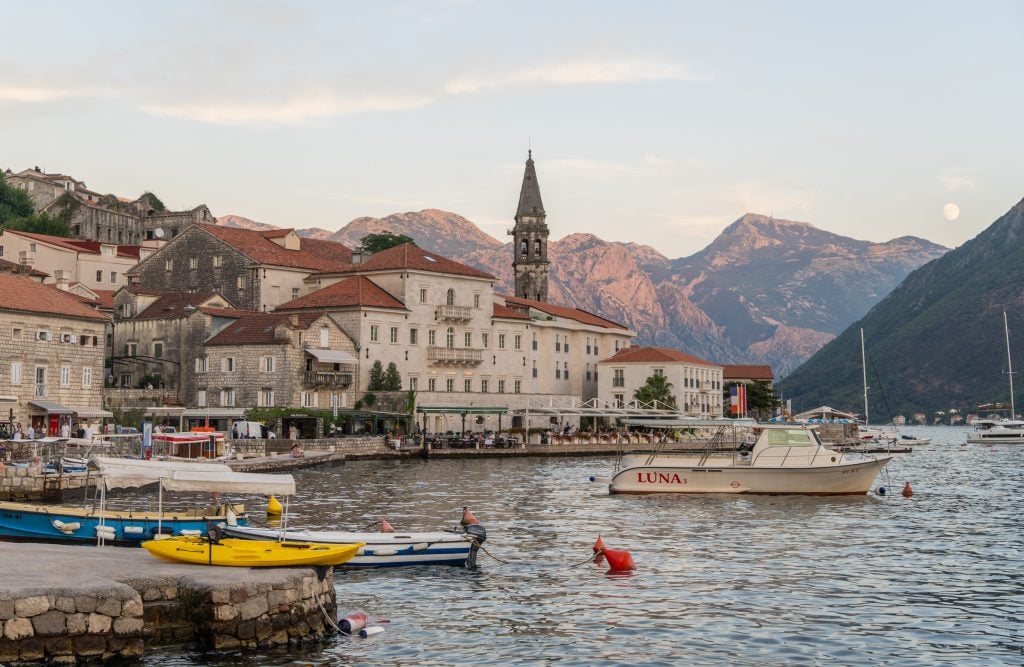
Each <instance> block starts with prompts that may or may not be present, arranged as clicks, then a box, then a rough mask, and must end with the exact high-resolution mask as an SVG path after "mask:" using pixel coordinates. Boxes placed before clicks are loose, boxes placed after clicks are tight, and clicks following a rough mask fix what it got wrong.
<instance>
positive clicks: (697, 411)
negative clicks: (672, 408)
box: [598, 347, 722, 419]
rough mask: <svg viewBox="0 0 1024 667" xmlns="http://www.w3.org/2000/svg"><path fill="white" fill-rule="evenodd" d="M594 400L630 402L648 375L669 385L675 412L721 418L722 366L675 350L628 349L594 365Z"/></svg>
mask: <svg viewBox="0 0 1024 667" xmlns="http://www.w3.org/2000/svg"><path fill="white" fill-rule="evenodd" d="M598 367H599V369H600V379H599V380H598V387H599V388H598V396H599V397H600V398H601V399H602V400H604V401H607V402H609V403H611V404H613V405H626V404H628V403H630V402H631V401H633V393H634V392H635V391H636V390H637V389H639V388H640V387H641V386H643V385H644V384H646V383H647V378H649V377H651V376H652V375H663V376H665V378H666V379H667V380H668V381H669V383H671V385H672V389H671V391H672V394H673V396H675V399H676V405H677V407H678V408H679V412H680V413H681V414H683V415H685V416H688V417H700V418H704V419H710V418H713V417H721V416H722V366H720V365H718V364H715V363H712V362H710V361H705V360H704V359H700V358H699V357H695V356H693V355H691V354H686V353H685V352H680V351H679V350H672V349H668V348H663V347H628V348H625V349H620V350H619V351H618V352H617V353H615V354H614V355H613V356H611V357H608V358H606V359H602V360H601V361H600V362H599V363H598Z"/></svg>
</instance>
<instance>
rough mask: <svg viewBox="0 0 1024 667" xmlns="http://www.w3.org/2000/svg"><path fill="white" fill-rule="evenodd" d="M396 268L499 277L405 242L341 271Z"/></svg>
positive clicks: (391, 269)
mask: <svg viewBox="0 0 1024 667" xmlns="http://www.w3.org/2000/svg"><path fill="white" fill-rule="evenodd" d="M303 243H305V239H304V240H303ZM396 269H400V270H410V271H429V272H430V273H447V274H450V275H456V276H473V277H475V278H488V279H490V280H497V278H495V277H494V276H492V275H491V274H489V273H485V272H483V271H481V270H480V269H474V268H473V267H472V266H466V265H465V264H460V263H459V262H456V261H455V260H451V259H448V258H447V257H442V256H441V255H438V254H437V253H433V252H430V251H429V250H424V249H423V248H417V247H416V246H414V245H412V244H411V243H404V244H402V245H399V246H395V247H394V248H388V249H387V250H381V251H380V252H378V253H374V254H372V255H370V257H369V258H368V259H367V260H366V261H364V262H362V263H361V264H354V265H352V266H349V267H347V268H346V269H345V270H344V271H341V272H340V273H361V272H363V271H394V270H396Z"/></svg>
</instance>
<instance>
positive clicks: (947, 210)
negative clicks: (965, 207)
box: [942, 202, 960, 220]
mask: <svg viewBox="0 0 1024 667" xmlns="http://www.w3.org/2000/svg"><path fill="white" fill-rule="evenodd" d="M942 215H944V216H946V220H956V219H957V218H959V217H960V207H959V206H957V205H956V204H954V203H953V202H949V203H948V204H946V205H945V206H943V207H942Z"/></svg>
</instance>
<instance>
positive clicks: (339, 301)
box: [277, 276, 405, 310]
mask: <svg viewBox="0 0 1024 667" xmlns="http://www.w3.org/2000/svg"><path fill="white" fill-rule="evenodd" d="M352 306H366V307H370V308H397V309H400V310H405V304H404V303H402V302H401V301H399V300H398V299H396V298H395V297H393V296H391V294H389V293H388V292H387V291H385V290H384V289H383V288H382V287H379V286H378V285H377V284H376V283H374V282H373V281H372V280H370V279H369V278H367V277H366V276H352V277H351V278H346V279H344V280H342V281H340V282H336V283H334V284H333V285H328V286H327V287H325V288H323V289H319V290H317V291H315V292H312V293H311V294H307V295H305V296H300V297H299V298H298V299H293V300H291V301H289V302H288V303H284V304H281V305H280V306H278V307H277V310H298V309H304V308H344V307H352Z"/></svg>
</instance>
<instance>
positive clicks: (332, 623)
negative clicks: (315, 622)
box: [316, 593, 344, 634]
mask: <svg viewBox="0 0 1024 667" xmlns="http://www.w3.org/2000/svg"><path fill="white" fill-rule="evenodd" d="M316 606H318V607H320V611H321V612H323V614H324V620H326V621H327V624H328V625H330V626H331V627H332V628H334V631H335V632H341V628H339V627H338V624H337V623H336V622H335V621H334V619H333V618H331V615H330V614H328V613H327V608H326V607H324V603H323V602H321V601H320V594H319V593H317V594H316ZM342 634H344V633H342Z"/></svg>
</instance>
